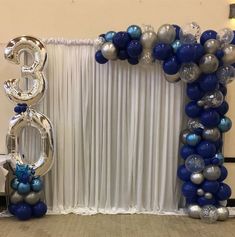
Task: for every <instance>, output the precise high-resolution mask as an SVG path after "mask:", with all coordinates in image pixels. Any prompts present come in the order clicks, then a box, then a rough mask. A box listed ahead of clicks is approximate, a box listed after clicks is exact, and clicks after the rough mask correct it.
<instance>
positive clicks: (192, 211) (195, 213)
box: [188, 205, 201, 219]
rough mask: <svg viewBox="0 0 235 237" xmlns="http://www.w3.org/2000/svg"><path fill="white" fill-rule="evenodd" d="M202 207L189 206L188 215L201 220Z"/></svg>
mask: <svg viewBox="0 0 235 237" xmlns="http://www.w3.org/2000/svg"><path fill="white" fill-rule="evenodd" d="M200 213H201V207H200V206H198V205H189V206H188V215H189V216H190V217H192V218H195V219H200Z"/></svg>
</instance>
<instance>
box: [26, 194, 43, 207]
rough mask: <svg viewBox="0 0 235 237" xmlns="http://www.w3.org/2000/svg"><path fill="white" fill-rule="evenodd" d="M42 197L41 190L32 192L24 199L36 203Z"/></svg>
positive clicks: (31, 203) (30, 203)
mask: <svg viewBox="0 0 235 237" xmlns="http://www.w3.org/2000/svg"><path fill="white" fill-rule="evenodd" d="M40 198H41V193H39V192H30V193H29V194H27V195H26V196H25V197H24V201H25V202H26V203H28V204H29V205H34V204H36V203H37V202H38V201H39V200H40Z"/></svg>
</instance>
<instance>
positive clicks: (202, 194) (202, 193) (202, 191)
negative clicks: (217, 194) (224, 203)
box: [197, 188, 205, 197]
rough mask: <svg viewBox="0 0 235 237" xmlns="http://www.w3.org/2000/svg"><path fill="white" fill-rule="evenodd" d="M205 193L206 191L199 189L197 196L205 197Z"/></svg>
mask: <svg viewBox="0 0 235 237" xmlns="http://www.w3.org/2000/svg"><path fill="white" fill-rule="evenodd" d="M204 193H205V192H204V190H203V189H201V188H199V189H198V190H197V195H198V196H200V197H201V196H204Z"/></svg>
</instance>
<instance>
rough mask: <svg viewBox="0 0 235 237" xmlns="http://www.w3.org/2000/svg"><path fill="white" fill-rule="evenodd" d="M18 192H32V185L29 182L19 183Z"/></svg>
mask: <svg viewBox="0 0 235 237" xmlns="http://www.w3.org/2000/svg"><path fill="white" fill-rule="evenodd" d="M17 190H18V193H19V194H27V193H29V192H30V185H29V183H26V184H25V183H19V185H18V189H17Z"/></svg>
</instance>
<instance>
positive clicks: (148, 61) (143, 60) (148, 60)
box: [139, 49, 154, 66]
mask: <svg viewBox="0 0 235 237" xmlns="http://www.w3.org/2000/svg"><path fill="white" fill-rule="evenodd" d="M139 63H140V64H141V65H142V66H148V65H152V64H153V63H154V58H153V55H152V51H151V50H149V49H144V50H143V51H142V53H141V55H140V59H139Z"/></svg>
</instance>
